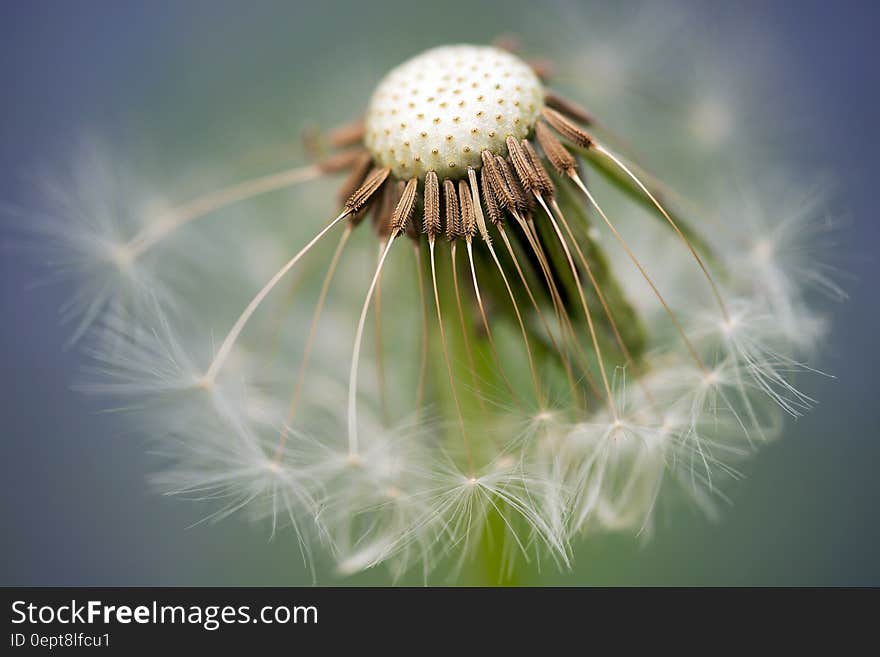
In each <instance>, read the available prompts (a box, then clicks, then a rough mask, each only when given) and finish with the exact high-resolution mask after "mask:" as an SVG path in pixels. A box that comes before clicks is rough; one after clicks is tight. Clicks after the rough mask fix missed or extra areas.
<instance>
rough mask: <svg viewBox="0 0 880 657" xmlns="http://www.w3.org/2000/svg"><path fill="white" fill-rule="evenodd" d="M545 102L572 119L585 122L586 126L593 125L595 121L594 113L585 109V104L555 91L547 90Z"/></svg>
mask: <svg viewBox="0 0 880 657" xmlns="http://www.w3.org/2000/svg"><path fill="white" fill-rule="evenodd" d="M544 104H545V105H547V107H550V108H552V109H555V110H556V111H557V112H560V113H562V114H565V116H567V117H569V118H570V119H574V120H575V121H577V122H579V123H583V124H584V125H585V126H591V125H593V123H594V122H595V119H594V118H593V115H592V114H590V113H589V112H588V111H587V110H586V109H584V107H583V106H581V105H578V104H577V103H576V102H574V101H573V100H569V99H568V98H565V97H564V96H560V95H559V94H557V93H556V92H555V91H547V93H545V94H544Z"/></svg>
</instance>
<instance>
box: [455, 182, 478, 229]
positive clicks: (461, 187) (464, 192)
mask: <svg viewBox="0 0 880 657" xmlns="http://www.w3.org/2000/svg"><path fill="white" fill-rule="evenodd" d="M458 202H459V205H460V206H461V234H462V235H463V236H464V237H466V238H471V237H473V236H474V233H476V231H477V217H476V215H475V214H474V202H473V200H471V187H470V185H468V182H467V180H459V181H458Z"/></svg>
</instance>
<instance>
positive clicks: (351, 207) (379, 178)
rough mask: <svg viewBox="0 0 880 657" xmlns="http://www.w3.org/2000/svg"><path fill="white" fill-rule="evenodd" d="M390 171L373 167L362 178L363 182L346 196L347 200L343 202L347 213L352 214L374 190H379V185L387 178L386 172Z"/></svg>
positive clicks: (367, 199)
mask: <svg viewBox="0 0 880 657" xmlns="http://www.w3.org/2000/svg"><path fill="white" fill-rule="evenodd" d="M390 173H391V169H387V168H386V169H373V170H372V171H370V173H369V174H368V175H367V177H366V178H365V179H364V182H363V184H362V185H361V186H360V187H358V188H357V190H355V192H354V193H353V194H352V195H351V196H349V197H348V200H347V201H346V202H345V205H344V208H345V210H347V211H348V212H349V214H354V213H355V212H357V211H358V210H360V209H361V208H363V207H364V206H365V205H366V204H367V202H368V201H370V199H371V198H372V197H373V195H374V194H375V193H376V191H378V190H379V188H380V187H382V185H383V184H384V182H385V181H386V180H387V179H388V174H390Z"/></svg>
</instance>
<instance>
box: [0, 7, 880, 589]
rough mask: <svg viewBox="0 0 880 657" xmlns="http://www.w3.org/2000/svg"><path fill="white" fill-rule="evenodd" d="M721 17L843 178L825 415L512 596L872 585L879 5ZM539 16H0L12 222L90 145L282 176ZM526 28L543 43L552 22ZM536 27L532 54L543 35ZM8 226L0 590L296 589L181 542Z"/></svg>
mask: <svg viewBox="0 0 880 657" xmlns="http://www.w3.org/2000/svg"><path fill="white" fill-rule="evenodd" d="M731 5H732V6H729V7H720V6H718V3H710V2H706V3H700V2H688V3H683V4H682V3H678V5H677V7H679V8H680V9H681V13H682V15H684V16H685V17H686V21H687V22H686V25H685V28H684V29H685V31H686V33H693V34H697V33H703V34H705V33H710V34H714V35H717V38H718V39H719V43H718V47H719V48H723V47H724V46H725V44H726V45H728V46H731V45H733V46H735V45H736V43H737V40H738V39H739V38H740V35H742V34H745V33H749V34H752V33H754V32H755V31H760V32H761V33H763V34H764V35H765V36H766V37H767V38H768V39H769V40H771V41H772V43H773V45H774V49H775V50H776V51H778V52H779V53H781V54H782V55H783V56H782V57H781V58H780V65H781V66H782V67H783V68H782V70H781V72H780V75H778V76H777V77H776V78H775V79H776V80H782V81H783V82H779V83H778V84H782V85H783V86H782V88H779V87H776V88H775V89H774V91H775V93H777V94H779V95H781V96H784V97H786V98H787V99H788V100H789V101H792V102H793V103H794V104H797V105H798V106H799V107H801V108H803V109H804V113H805V114H806V115H807V116H809V118H810V119H811V122H810V125H811V126H813V130H811V131H810V132H809V133H808V140H807V141H808V146H809V148H807V149H806V150H805V153H806V155H805V156H806V157H808V158H809V159H810V160H811V163H812V164H815V165H816V166H817V167H818V168H819V169H820V170H824V171H830V172H832V173H833V174H834V176H835V178H836V179H837V180H838V181H839V186H838V188H839V190H838V191H839V193H838V196H837V207H839V208H843V209H844V210H845V211H847V213H848V215H849V216H850V217H851V220H850V221H849V223H848V233H849V239H847V240H846V243H845V244H843V245H841V247H840V248H841V249H842V251H841V254H840V255H842V259H841V263H842V264H841V266H842V267H843V268H844V269H845V270H846V271H847V272H848V273H849V274H851V279H850V280H848V281H847V282H846V287H847V289H848V291H849V292H850V295H851V299H850V300H849V301H848V302H847V303H846V304H845V305H842V306H840V307H838V308H835V309H834V326H833V331H832V333H831V338H830V340H829V341H828V344H827V345H826V348H825V350H824V352H823V356H822V359H821V362H819V363H817V366H818V367H820V368H821V369H823V370H824V371H828V372H831V373H834V374H835V375H836V376H837V378H836V379H829V378H822V377H816V378H815V379H813V380H812V381H809V382H807V386H808V392H810V393H811V394H813V395H814V396H815V397H816V398H817V399H819V400H820V401H821V403H820V404H819V406H818V407H817V408H816V409H815V410H814V411H813V412H812V413H811V414H810V415H809V416H807V417H806V418H803V419H801V420H799V421H797V422H789V424H788V428H787V436H786V437H785V439H784V440H781V441H779V442H777V443H775V444H773V445H771V446H769V447H768V448H766V449H765V450H764V451H763V452H762V453H761V454H760V455H759V457H758V458H756V459H754V460H752V461H751V462H750V463H749V464H748V465H747V466H746V473H747V475H748V476H747V479H746V480H745V481H744V482H742V483H741V484H740V485H738V486H736V487H735V488H734V489H733V490H731V491H730V495H731V497H732V499H733V501H734V503H733V505H732V506H731V507H729V508H725V509H724V512H723V514H722V517H721V519H720V520H719V521H717V522H711V521H709V520H707V519H705V518H703V517H702V516H700V515H698V514H697V513H689V512H687V511H681V512H678V513H675V514H673V515H669V516H663V517H660V518H659V521H658V529H657V533H656V536H655V537H654V538H653V540H651V541H650V542H649V543H648V544H646V545H641V544H640V543H639V542H638V541H637V540H636V539H634V538H633V537H630V536H617V537H602V538H593V539H590V540H589V541H580V542H579V543H578V544H577V546H576V553H575V568H574V569H573V570H572V571H570V572H562V573H559V572H557V571H555V569H554V568H553V567H552V566H551V565H548V567H547V568H546V569H545V571H544V572H543V573H541V574H540V575H539V574H537V573H530V574H529V575H528V576H527V579H526V580H525V582H526V583H542V584H559V585H585V584H692V585H693V584H727V585H745V584H780V585H802V584H818V585H828V584H856V585H864V584H874V585H877V584H880V557H878V551H880V550H878V548H880V529H878V525H877V515H878V514H877V511H876V507H875V504H876V501H877V500H878V499H880V483H878V477H877V473H876V465H877V463H878V461H880V441H878V438H880V436H878V426H880V405H878V404H877V402H876V396H877V393H876V389H877V381H876V380H874V379H872V378H871V377H872V376H876V375H877V367H878V365H880V359H878V357H877V355H876V354H877V349H876V342H877V341H876V336H877V335H878V328H880V325H878V318H880V303H878V299H877V293H876V289H875V284H876V281H877V280H878V273H880V272H878V267H877V257H876V254H877V251H878V248H880V230H878V225H877V222H876V221H875V218H874V217H875V206H876V200H875V199H876V194H875V191H874V187H875V186H876V183H875V182H874V181H873V180H872V176H873V175H874V172H876V170H877V163H878V162H877V151H878V145H880V140H878V123H877V121H876V117H877V116H878V115H880V103H878V100H880V84H878V82H880V80H878V71H877V67H876V61H877V59H878V56H880V47H878V45H877V43H876V39H875V35H873V33H872V30H873V28H874V27H875V26H876V25H877V24H878V18H880V10H878V9H877V8H876V6H875V5H874V3H867V2H866V3H854V2H845V3H835V4H834V6H831V5H829V4H828V3H825V2H812V1H805V2H799V3H786V2H771V3H766V2H756V1H755V2H752V1H749V2H740V3H731ZM534 11H535V9H534V7H532V8H530V4H528V3H519V2H516V1H512V0H507V1H505V2H497V3H484V2H479V1H470V2H457V1H454V2H443V3H439V2H434V3H413V2H376V3H360V2H354V1H349V2H321V3H309V4H306V3H292V2H290V3H271V2H254V3H244V2H224V1H217V2H207V1H206V2H186V3H177V2H160V1H156V2H149V3H136V2H108V1H100V0H91V1H89V2H78V3H59V2H43V1H35V2H28V3H23V2H19V3H12V2H7V3H3V6H2V9H0V12H2V18H3V20H2V21H0V23H2V27H0V88H2V89H3V90H4V94H3V97H4V100H3V103H2V106H0V143H2V151H0V173H2V175H0V200H2V201H4V202H10V203H16V204H21V205H25V206H27V205H28V204H29V202H30V200H31V198H30V194H31V193H32V192H31V189H30V187H29V185H28V183H27V178H26V174H27V172H28V171H30V170H31V169H33V168H35V167H40V166H41V165H43V164H45V163H47V162H48V163H51V162H52V161H53V160H54V159H55V158H59V157H61V156H63V154H64V153H65V151H66V149H68V148H69V147H70V145H71V144H72V143H74V142H75V140H76V138H77V137H78V136H80V135H81V134H82V133H83V132H84V131H85V132H87V133H88V132H91V133H93V134H97V135H101V136H103V137H106V138H108V139H110V140H112V141H115V142H118V143H124V144H127V145H129V146H131V147H132V148H137V149H139V150H140V151H141V152H143V153H145V154H146V155H145V157H148V158H152V160H153V161H154V162H155V163H156V164H157V167H159V168H164V169H165V170H166V171H168V174H169V178H171V179H173V178H174V176H175V172H174V170H173V167H174V163H176V162H177V163H179V162H182V161H183V162H186V164H187V167H189V166H198V165H199V164H205V165H209V164H211V163H212V162H217V161H226V162H234V161H236V158H241V157H242V156H243V155H244V154H246V153H249V152H254V151H258V152H259V151H261V149H265V151H264V152H265V153H266V156H267V157H268V158H270V159H269V161H270V162H271V161H272V159H271V158H275V162H277V161H278V155H279V153H280V154H281V156H283V155H284V153H285V152H286V151H285V148H286V146H287V145H291V144H292V145H295V144H296V143H297V141H298V137H299V134H300V131H301V129H302V128H303V127H304V126H305V125H306V124H307V123H308V121H309V119H310V118H318V119H319V120H320V122H321V123H322V124H323V125H330V124H333V123H335V122H341V121H343V120H345V119H347V118H349V117H350V116H351V115H352V113H353V112H354V111H357V110H356V109H353V108H361V107H363V105H364V104H365V102H366V99H367V96H368V94H369V92H370V89H371V88H372V86H373V85H374V84H375V82H376V81H377V80H378V77H379V76H381V74H382V72H383V71H384V70H385V69H386V68H388V67H389V66H391V65H393V64H394V63H396V62H398V61H402V60H403V59H404V58H406V57H407V56H409V55H411V54H413V53H415V52H417V51H419V50H421V49H424V48H427V47H429V46H432V45H437V44H441V43H446V42H458V41H465V42H487V41H490V40H491V39H492V38H494V37H495V36H497V35H499V34H501V33H505V32H518V33H521V34H524V36H527V35H526V34H525V33H526V32H527V31H528V29H529V25H530V24H529V20H528V17H529V16H530V15H532V13H533V12H534ZM541 11H542V13H543V14H544V15H543V19H544V21H545V23H546V24H551V25H552V21H553V20H555V19H557V18H558V20H560V21H563V20H565V17H566V15H567V14H565V13H564V12H562V11H561V10H557V9H556V8H554V7H550V8H544V9H542V10H541ZM555 12H558V13H555ZM546 24H545V26H544V27H543V28H541V30H540V36H539V37H537V39H536V40H538V41H539V40H540V39H545V38H548V31H547V29H546ZM576 28H577V26H572V25H567V26H566V30H567V33H568V34H569V35H570V34H571V32H572V30H573V29H576ZM551 32H552V31H551ZM530 45H532V44H531V43H530ZM636 45H637V44H633V46H634V47H635V46H636ZM677 47H686V43H685V44H684V46H683V45H682V44H681V43H679V44H677ZM734 50H735V49H734ZM753 73H754V75H755V76H756V78H759V79H760V78H761V76H762V75H764V73H763V71H762V70H759V69H755V70H754V71H753ZM746 74H748V72H746ZM279 146H280V147H281V148H280V150H273V149H277V148H278V147H279ZM294 147H295V146H294ZM282 161H283V160H282ZM272 166H274V164H273V165H272ZM0 228H2V230H3V244H4V247H6V248H4V250H3V255H2V265H0V317H2V318H3V321H2V322H0V335H2V357H3V360H2V363H3V376H2V377H0V430H2V455H3V456H2V459H0V461H2V466H0V467H2V483H0V486H2V491H0V506H2V514H0V520H2V528H3V535H4V539H3V541H2V546H0V564H2V565H0V568H2V574H0V584H83V585H84V584H93V585H125V584H141V585H194V584H201V585H224V584H240V585H244V584H250V585H285V584H309V583H311V581H312V577H311V575H310V574H309V573H307V572H306V571H305V569H304V568H303V566H302V564H301V561H300V557H299V552H298V550H297V548H296V545H295V541H294V540H293V538H292V537H291V536H289V535H286V534H281V535H279V536H278V537H276V538H275V539H274V540H272V541H269V540H268V531H267V530H266V529H265V528H262V527H254V526H251V525H248V524H247V523H246V522H245V521H244V520H239V519H231V520H227V521H225V522H223V523H220V524H216V525H198V526H195V527H192V528H188V526H189V525H191V524H192V523H193V522H195V521H197V520H198V519H200V518H201V517H202V516H203V515H204V513H203V511H204V510H203V509H199V508H198V507H194V506H192V505H190V504H188V503H186V502H182V501H177V500H171V499H166V498H162V497H161V496H159V495H157V494H155V493H154V491H153V490H152V489H151V488H150V487H149V485H148V484H147V482H146V478H147V476H148V474H149V472H150V471H151V467H152V465H153V463H152V461H151V457H150V456H149V455H148V454H145V453H144V450H143V448H142V445H140V444H139V442H138V441H137V440H132V439H130V438H129V437H128V436H126V435H125V426H124V421H121V420H120V419H119V418H116V417H113V416H112V415H107V414H102V413H100V412H99V411H100V407H99V405H98V404H96V403H93V402H90V401H87V400H85V399H84V398H83V397H81V396H80V395H78V394H77V393H75V392H73V391H71V390H70V382H71V381H72V380H73V378H74V376H75V373H76V371H77V367H78V363H79V356H78V355H77V353H76V351H75V350H64V348H63V344H64V340H65V337H66V330H65V329H63V328H61V327H59V326H58V321H57V308H58V306H59V305H60V303H61V302H62V300H63V299H64V296H65V290H64V288H63V287H37V288H34V287H32V286H31V285H30V284H31V283H32V282H33V281H34V280H37V279H39V277H40V276H41V274H42V273H43V271H42V270H41V268H40V265H39V263H37V262H34V261H32V260H30V259H29V258H28V257H27V256H26V255H25V254H22V253H21V252H20V251H18V250H16V249H15V248H12V244H13V242H14V238H12V237H10V235H11V234H12V231H13V229H14V227H12V226H10V225H9V224H8V223H7V224H0ZM433 581H434V583H438V584H444V583H449V582H448V580H445V579H443V577H437V578H435V579H434V580H433ZM318 582H319V583H321V584H378V583H388V579H387V574H386V572H385V571H383V570H381V569H379V570H376V571H375V572H371V573H367V574H364V575H361V576H358V577H354V578H347V579H340V578H337V577H335V576H333V575H332V572H331V571H330V569H329V567H328V565H327V564H326V563H321V562H319V568H318ZM415 583H418V581H417V580H416V581H415Z"/></svg>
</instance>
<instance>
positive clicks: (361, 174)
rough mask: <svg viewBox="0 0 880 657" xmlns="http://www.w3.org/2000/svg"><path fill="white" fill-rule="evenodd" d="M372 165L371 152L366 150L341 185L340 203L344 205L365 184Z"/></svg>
mask: <svg viewBox="0 0 880 657" xmlns="http://www.w3.org/2000/svg"><path fill="white" fill-rule="evenodd" d="M372 165H373V161H372V159H371V158H370V154H369V153H367V152H366V151H365V152H364V153H363V154H362V155H360V156H359V157H358V159H357V161H356V162H355V163H354V164H353V165H352V167H351V173H349V174H348V176H346V178H345V180H343V181H342V184H341V185H340V186H339V193H338V198H339V204H340V205H343V206H344V205H345V202H346V201H347V200H348V198H349V197H350V196H351V195H352V194H354V193H355V191H357V188H358V187H360V186H361V185H362V184H363V182H364V179H365V178H366V177H367V174H368V173H369V172H370V167H371V166H372Z"/></svg>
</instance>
